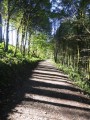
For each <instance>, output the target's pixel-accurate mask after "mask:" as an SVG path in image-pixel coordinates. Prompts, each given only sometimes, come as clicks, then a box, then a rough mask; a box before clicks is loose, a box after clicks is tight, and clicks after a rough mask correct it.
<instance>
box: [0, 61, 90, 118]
mask: <svg viewBox="0 0 90 120" xmlns="http://www.w3.org/2000/svg"><path fill="white" fill-rule="evenodd" d="M27 78H28V79H24V80H23V83H22V84H21V85H19V86H18V85H17V88H16V89H15V93H14V92H13V94H12V99H10V102H9V104H6V101H5V102H3V105H4V107H3V108H2V114H3V117H2V118H1V119H0V120H90V99H89V98H87V96H85V95H84V94H82V93H81V90H80V89H79V88H78V87H76V86H75V85H73V83H72V82H71V81H70V80H69V79H68V76H67V75H65V74H63V73H62V72H60V71H59V70H57V69H56V68H55V67H54V66H53V65H52V64H51V62H50V61H42V62H39V64H38V66H37V67H36V68H35V69H34V70H33V71H32V75H31V76H28V77H27ZM10 90H11V89H10ZM11 92H12V91H11ZM7 111H8V112H7Z"/></svg>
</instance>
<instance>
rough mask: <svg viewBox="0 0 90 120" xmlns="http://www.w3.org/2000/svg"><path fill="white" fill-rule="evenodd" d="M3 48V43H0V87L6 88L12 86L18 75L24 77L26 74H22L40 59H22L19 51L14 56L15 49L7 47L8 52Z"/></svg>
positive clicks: (10, 46)
mask: <svg viewBox="0 0 90 120" xmlns="http://www.w3.org/2000/svg"><path fill="white" fill-rule="evenodd" d="M3 48H4V43H0V87H8V86H9V85H14V83H15V79H16V78H19V77H20V75H22V76H24V77H25V75H26V74H27V73H23V72H25V71H27V69H28V67H30V66H31V69H33V67H34V64H35V62H37V61H40V58H35V57H33V58H31V57H29V56H25V57H23V55H22V54H21V53H20V51H18V53H17V55H16V56H14V52H15V47H14V46H12V45H9V50H8V52H5V51H4V49H3Z"/></svg>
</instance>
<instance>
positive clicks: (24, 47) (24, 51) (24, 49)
mask: <svg viewBox="0 0 90 120" xmlns="http://www.w3.org/2000/svg"><path fill="white" fill-rule="evenodd" d="M26 43H27V30H26V38H25V43H24V46H23V56H25V54H26Z"/></svg>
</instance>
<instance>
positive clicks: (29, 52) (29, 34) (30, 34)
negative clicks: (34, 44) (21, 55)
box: [28, 33, 31, 55]
mask: <svg viewBox="0 0 90 120" xmlns="http://www.w3.org/2000/svg"><path fill="white" fill-rule="evenodd" d="M30 40H31V33H29V40H28V55H30Z"/></svg>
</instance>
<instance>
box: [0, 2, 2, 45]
mask: <svg viewBox="0 0 90 120" xmlns="http://www.w3.org/2000/svg"><path fill="white" fill-rule="evenodd" d="M1 2H2V0H0V4H1ZM0 11H1V8H0ZM1 42H2V15H1V13H0V43H1Z"/></svg>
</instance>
